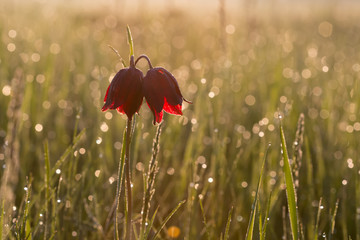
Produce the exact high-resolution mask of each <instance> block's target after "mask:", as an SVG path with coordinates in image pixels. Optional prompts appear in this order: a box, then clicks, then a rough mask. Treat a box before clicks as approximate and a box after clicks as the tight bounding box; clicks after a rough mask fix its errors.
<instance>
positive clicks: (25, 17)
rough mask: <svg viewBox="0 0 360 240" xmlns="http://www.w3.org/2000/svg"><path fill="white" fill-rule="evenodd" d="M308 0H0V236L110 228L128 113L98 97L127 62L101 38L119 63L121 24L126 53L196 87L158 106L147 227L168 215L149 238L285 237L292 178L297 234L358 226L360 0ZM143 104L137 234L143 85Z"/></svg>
mask: <svg viewBox="0 0 360 240" xmlns="http://www.w3.org/2000/svg"><path fill="white" fill-rule="evenodd" d="M144 2H146V1H144ZM221 3H225V5H223V6H222V5H221ZM258 4H259V5H261V2H259V3H258ZM307 4H308V5H305V6H302V7H301V8H299V11H296V10H294V9H291V7H289V6H287V7H286V6H285V7H284V6H283V7H281V6H280V4H279V6H278V5H276V1H274V5H271V6H270V7H272V8H270V9H265V8H261V7H259V6H257V5H256V4H255V5H252V4H245V3H244V4H243V5H241V6H239V8H238V9H234V8H232V9H229V6H228V5H226V2H225V1H219V7H218V8H217V9H215V10H211V11H210V10H209V11H208V12H206V11H205V10H204V9H202V11H201V12H200V13H197V12H196V9H192V10H191V11H190V10H189V11H187V10H186V8H175V7H171V4H169V5H167V6H165V7H164V8H163V9H161V10H157V9H155V8H152V6H151V4H149V3H147V4H146V7H148V9H141V8H139V9H137V10H134V11H133V12H130V13H129V12H126V11H125V10H122V9H121V4H119V3H118V4H116V5H115V6H113V7H101V8H91V9H90V8H89V9H87V8H86V7H69V6H64V5H56V4H55V5H49V4H47V3H46V2H42V1H38V2H34V3H32V4H20V3H19V2H16V1H14V2H7V1H4V2H2V3H0V5H1V10H0V37H1V38H0V46H1V47H0V89H1V92H0V146H1V148H0V166H1V168H0V179H1V183H0V185H1V193H0V200H1V205H0V209H1V214H0V239H1V238H2V239H115V234H114V232H115V226H114V214H112V213H113V203H114V199H115V196H116V191H117V179H118V166H119V162H120V157H121V151H122V148H123V144H122V143H123V132H124V129H125V128H126V115H121V114H118V113H117V112H116V111H109V110H108V111H106V112H102V111H101V107H102V106H103V99H104V96H105V92H106V89H107V87H108V85H109V83H110V81H111V80H112V78H113V77H114V75H115V74H116V72H117V71H119V70H120V69H121V68H122V67H123V66H122V64H121V61H120V60H119V57H118V56H117V55H116V54H115V53H114V51H113V50H112V49H111V48H110V47H109V45H110V46H112V47H113V48H115V49H116V50H117V51H118V52H119V53H120V55H121V57H122V58H123V59H124V61H125V62H126V63H127V64H128V63H129V60H128V56H129V46H128V43H127V34H126V26H127V25H129V26H130V28H131V31H132V36H133V40H134V49H135V57H137V56H139V55H140V54H147V55H148V56H149V58H150V59H151V62H152V64H153V65H154V66H163V67H165V68H166V69H168V70H169V71H170V72H172V73H173V75H174V76H175V77H176V79H177V81H178V83H179V86H180V89H181V91H182V94H183V96H184V97H185V98H186V99H188V100H190V101H192V104H188V103H184V104H183V116H175V115H169V114H166V113H165V114H164V121H163V123H162V125H161V129H162V132H161V135H160V140H159V142H158V144H159V149H158V152H157V157H156V160H157V167H158V171H157V175H156V178H155V182H154V189H155V192H154V195H153V198H152V200H151V205H150V210H149V218H152V216H154V218H153V219H152V220H153V222H152V228H151V229H149V236H148V239H152V237H154V234H155V233H156V232H157V231H158V230H159V229H161V227H162V225H163V224H162V223H164V220H168V221H167V222H166V224H164V226H163V229H162V230H161V231H159V233H158V235H157V236H156V237H157V238H158V239H188V240H191V239H245V236H247V239H294V233H293V226H292V224H291V223H290V220H291V219H292V218H291V217H292V216H294V215H293V214H289V210H288V206H290V205H291V204H288V202H289V193H288V194H286V189H287V188H288V190H289V187H290V185H293V186H294V187H295V190H294V192H296V196H297V198H296V209H297V211H296V212H297V214H296V217H297V220H296V222H297V226H298V235H299V237H298V239H353V240H355V239H356V240H360V182H359V175H360V151H359V149H358V147H359V145H360V115H359V107H360V89H359V87H360V85H359V84H360V44H359V42H360V16H359V15H358V14H356V13H357V12H358V10H360V6H359V5H357V4H354V5H352V6H349V7H347V8H345V7H344V8H341V6H339V5H340V4H341V3H338V4H336V3H335V2H332V4H331V5H315V3H313V5H312V4H311V3H307ZM138 67H139V68H140V69H141V70H142V71H143V72H146V71H147V65H146V62H145V61H144V62H142V61H140V62H139V65H138ZM139 112H140V114H139V115H137V116H136V122H135V125H134V129H135V130H134V132H133V135H132V136H133V137H132V143H131V173H132V184H133V187H132V192H133V216H132V226H133V239H137V238H138V237H139V236H138V234H139V228H140V225H141V217H142V214H141V210H142V206H143V193H144V185H145V184H144V182H146V181H147V180H146V173H147V172H148V166H149V162H150V160H151V157H152V155H153V153H154V152H156V149H157V148H155V149H153V142H154V140H153V139H154V138H155V135H156V132H157V126H154V125H153V124H152V120H153V116H152V113H151V111H150V110H149V109H148V107H147V106H146V103H145V101H144V102H143V105H142V107H141V109H140V111H139ZM281 126H282V129H283V133H284V135H281V134H280V128H281ZM285 139H286V146H285V144H281V141H282V140H283V141H285ZM285 150H286V151H285ZM286 152H288V156H289V160H287V158H286ZM263 163H264V165H263ZM287 163H290V167H291V170H290V174H291V175H292V180H291V182H288V181H287V182H285V181H286V180H285V179H290V178H286V177H289V176H290V175H289V169H287V170H288V171H287V170H286V166H287V165H286V164H287ZM284 164H285V165H284ZM262 166H264V167H262ZM5 176H7V178H6V181H5ZM290 183H291V184H290ZM124 196H125V193H124V187H123V188H122V193H121V196H120V202H119V211H118V213H117V223H118V224H119V225H118V226H119V227H118V228H119V232H120V236H122V233H123V231H124V228H125V224H124V222H125V219H126V216H125V215H126V214H125V210H124V209H125V197H124ZM290 200H291V199H290ZM179 204H180V205H179ZM177 206H179V207H178V208H177ZM255 206H256V209H255ZM252 209H253V210H254V211H252ZM173 210H176V212H175V211H174V212H172V211H173ZM155 212H156V215H155V214H154V213H155ZM169 214H170V215H171V218H169V219H167V217H168V216H169ZM249 223H252V224H249ZM147 224H148V223H147ZM249 226H250V227H249ZM249 229H250V230H252V231H251V232H253V234H250V233H249ZM247 233H248V234H247Z"/></svg>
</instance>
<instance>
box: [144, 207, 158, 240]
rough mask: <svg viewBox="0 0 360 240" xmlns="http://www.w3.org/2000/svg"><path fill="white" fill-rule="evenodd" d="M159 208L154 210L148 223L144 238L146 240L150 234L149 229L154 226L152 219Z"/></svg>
mask: <svg viewBox="0 0 360 240" xmlns="http://www.w3.org/2000/svg"><path fill="white" fill-rule="evenodd" d="M158 210H159V207H157V208H156V210H155V212H154V214H153V216H152V218H151V220H150V222H149V226H148V227H147V228H146V232H145V238H146V239H148V238H149V234H150V229H151V228H152V226H153V224H154V219H155V216H156V213H157V212H158Z"/></svg>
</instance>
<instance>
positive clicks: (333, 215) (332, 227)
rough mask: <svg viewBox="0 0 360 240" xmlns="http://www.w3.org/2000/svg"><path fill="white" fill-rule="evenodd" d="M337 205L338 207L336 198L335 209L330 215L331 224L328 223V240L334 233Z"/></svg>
mask: <svg viewBox="0 0 360 240" xmlns="http://www.w3.org/2000/svg"><path fill="white" fill-rule="evenodd" d="M338 207H339V199H337V200H336V203H335V209H334V212H333V214H332V217H331V225H330V226H331V227H330V232H329V240H331V239H332V236H333V235H334V229H335V218H336V214H337V210H338Z"/></svg>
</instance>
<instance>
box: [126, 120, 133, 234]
mask: <svg viewBox="0 0 360 240" xmlns="http://www.w3.org/2000/svg"><path fill="white" fill-rule="evenodd" d="M131 121H132V118H128V120H127V126H126V142H125V144H126V147H125V180H126V202H127V219H126V238H125V239H126V240H131V218H132V199H131V175H130V142H131V127H132V125H131Z"/></svg>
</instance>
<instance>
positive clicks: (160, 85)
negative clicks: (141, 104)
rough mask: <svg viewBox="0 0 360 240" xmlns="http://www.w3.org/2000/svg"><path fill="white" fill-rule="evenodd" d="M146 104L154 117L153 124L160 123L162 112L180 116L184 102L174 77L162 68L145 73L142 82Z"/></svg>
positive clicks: (151, 69)
mask: <svg viewBox="0 0 360 240" xmlns="http://www.w3.org/2000/svg"><path fill="white" fill-rule="evenodd" d="M143 92H144V96H145V99H146V102H147V104H148V106H149V108H150V110H151V111H152V113H153V115H154V121H153V124H155V123H160V122H161V120H162V118H163V110H164V111H165V112H167V113H170V114H175V115H182V111H181V107H182V102H183V100H184V101H186V102H188V101H187V100H185V99H184V98H183V96H182V94H181V92H180V88H179V85H178V83H177V81H176V79H175V77H174V76H173V75H172V74H171V73H170V72H169V71H167V70H166V69H164V68H162V67H156V68H152V66H151V65H150V70H149V71H148V72H147V73H146V76H145V77H144V82H143Z"/></svg>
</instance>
